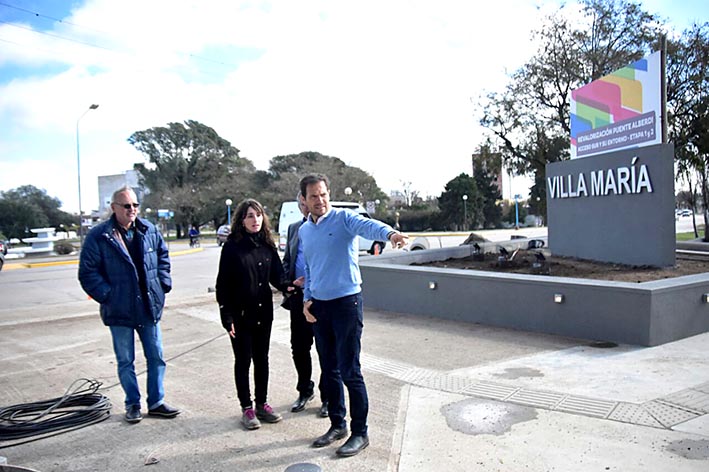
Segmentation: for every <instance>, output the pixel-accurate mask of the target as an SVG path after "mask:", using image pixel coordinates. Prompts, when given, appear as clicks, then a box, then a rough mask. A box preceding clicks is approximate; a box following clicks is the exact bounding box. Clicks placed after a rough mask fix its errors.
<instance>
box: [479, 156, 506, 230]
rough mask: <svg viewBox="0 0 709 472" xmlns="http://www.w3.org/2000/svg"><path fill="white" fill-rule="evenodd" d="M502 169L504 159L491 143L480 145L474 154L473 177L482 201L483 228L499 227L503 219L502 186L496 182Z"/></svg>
mask: <svg viewBox="0 0 709 472" xmlns="http://www.w3.org/2000/svg"><path fill="white" fill-rule="evenodd" d="M501 171H502V159H501V156H500V153H499V152H494V151H493V150H492V147H491V146H490V144H486V145H483V146H480V147H479V148H478V151H477V153H476V154H475V155H474V156H473V178H474V179H475V185H476V187H477V189H478V192H480V197H481V201H482V216H483V222H482V227H483V228H497V227H499V226H500V223H501V221H502V209H501V208H500V206H499V205H498V203H499V200H500V199H502V194H501V193H500V188H499V187H498V186H497V184H496V183H495V180H496V178H497V177H498V176H500V175H501Z"/></svg>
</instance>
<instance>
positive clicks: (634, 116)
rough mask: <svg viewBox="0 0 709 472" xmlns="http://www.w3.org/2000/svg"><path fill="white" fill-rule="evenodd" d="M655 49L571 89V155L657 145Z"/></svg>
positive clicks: (657, 70) (657, 55)
mask: <svg viewBox="0 0 709 472" xmlns="http://www.w3.org/2000/svg"><path fill="white" fill-rule="evenodd" d="M660 74H661V67H660V52H654V53H652V54H651V55H649V56H648V57H646V58H643V59H641V60H639V61H636V62H635V63H633V64H631V65H629V66H627V67H623V68H622V69H619V70H617V71H615V72H613V73H611V74H608V75H606V76H604V77H601V78H600V79H598V80H594V81H593V82H591V83H590V84H587V85H584V86H583V87H581V88H579V89H576V90H574V91H572V92H571V158H572V159H573V158H576V157H586V156H592V155H595V154H603V153H605V152H610V151H615V150H618V149H626V148H631V147H638V146H649V145H652V144H658V143H660V141H661V139H662V136H661V129H660V125H661V123H660V119H659V117H661V116H662V113H661V110H660V93H661V91H660V77H661V76H660Z"/></svg>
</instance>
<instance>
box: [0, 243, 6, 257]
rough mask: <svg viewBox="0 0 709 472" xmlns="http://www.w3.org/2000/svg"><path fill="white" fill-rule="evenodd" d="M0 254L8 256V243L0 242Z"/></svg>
mask: <svg viewBox="0 0 709 472" xmlns="http://www.w3.org/2000/svg"><path fill="white" fill-rule="evenodd" d="M0 253H2V255H3V256H4V255H7V241H0Z"/></svg>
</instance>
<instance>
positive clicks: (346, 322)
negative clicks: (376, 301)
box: [311, 293, 369, 436]
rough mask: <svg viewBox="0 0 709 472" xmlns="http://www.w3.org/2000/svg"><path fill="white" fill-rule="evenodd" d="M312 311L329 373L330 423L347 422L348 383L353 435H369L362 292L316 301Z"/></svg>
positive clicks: (324, 367)
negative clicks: (363, 366)
mask: <svg viewBox="0 0 709 472" xmlns="http://www.w3.org/2000/svg"><path fill="white" fill-rule="evenodd" d="M311 313H312V314H313V316H315V318H316V319H317V322H316V323H315V324H314V325H313V329H314V332H315V343H316V346H317V348H318V354H319V356H320V363H321V365H322V368H323V374H324V376H325V379H324V381H325V386H326V389H327V395H328V399H329V403H328V409H329V414H330V422H331V423H332V426H334V427H338V428H341V427H344V426H346V425H347V422H346V420H345V415H346V414H347V409H346V408H345V392H344V387H343V384H344V386H345V387H347V392H348V394H349V398H350V418H351V420H352V423H351V429H352V434H353V435H361V436H363V435H366V434H367V414H368V412H369V399H368V397H367V387H366V385H365V384H364V377H362V369H361V366H360V363H359V354H360V351H361V350H362V342H361V340H362V328H363V326H364V324H363V322H362V295H361V294H360V293H358V294H355V295H349V296H346V297H342V298H336V299H334V300H327V301H323V300H313V304H312V306H311Z"/></svg>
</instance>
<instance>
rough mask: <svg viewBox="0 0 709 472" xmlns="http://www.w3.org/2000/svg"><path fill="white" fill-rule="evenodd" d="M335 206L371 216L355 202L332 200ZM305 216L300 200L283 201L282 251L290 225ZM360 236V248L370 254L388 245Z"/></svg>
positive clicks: (281, 218)
mask: <svg viewBox="0 0 709 472" xmlns="http://www.w3.org/2000/svg"><path fill="white" fill-rule="evenodd" d="M330 206H331V207H333V208H347V209H350V210H352V211H356V212H357V213H359V214H360V215H362V216H364V217H365V218H371V216H369V213H367V210H365V209H364V208H362V205H360V204H359V203H355V202H330ZM302 218H303V214H302V213H301V212H300V209H298V202H295V201H293V202H283V204H282V205H281V214H280V216H279V217H278V248H279V249H280V250H281V251H284V250H285V249H286V243H287V242H288V227H289V226H290V225H291V224H292V223H295V222H296V221H299V220H300V219H302ZM358 238H359V250H360V251H367V252H368V253H369V254H381V253H382V251H383V250H384V248H385V247H386V242H382V241H372V240H371V239H365V238H363V237H361V236H359V237H358ZM377 246H378V247H377Z"/></svg>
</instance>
